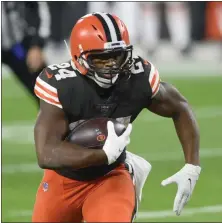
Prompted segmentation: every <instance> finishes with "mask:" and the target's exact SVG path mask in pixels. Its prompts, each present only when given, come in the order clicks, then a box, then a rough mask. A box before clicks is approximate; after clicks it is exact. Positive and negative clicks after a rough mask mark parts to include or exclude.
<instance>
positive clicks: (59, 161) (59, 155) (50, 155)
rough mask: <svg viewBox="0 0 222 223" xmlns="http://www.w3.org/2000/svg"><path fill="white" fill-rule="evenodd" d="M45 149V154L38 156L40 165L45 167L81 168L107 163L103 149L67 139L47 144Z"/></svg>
mask: <svg viewBox="0 0 222 223" xmlns="http://www.w3.org/2000/svg"><path fill="white" fill-rule="evenodd" d="M44 150H45V152H44V153H43V155H41V156H38V157H39V158H38V163H39V166H40V167H41V168H43V169H60V168H63V167H72V168H73V169H80V168H84V167H89V166H96V165H102V164H105V163H107V157H106V154H105V153H104V151H103V150H101V149H98V150H97V149H88V148H85V147H81V146H78V145H75V144H71V143H69V142H65V141H64V142H61V143H60V144H59V145H58V146H53V145H46V147H45V148H44ZM46 151H47V152H46Z"/></svg>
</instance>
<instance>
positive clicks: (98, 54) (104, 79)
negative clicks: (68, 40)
mask: <svg viewBox="0 0 222 223" xmlns="http://www.w3.org/2000/svg"><path fill="white" fill-rule="evenodd" d="M79 58H80V62H81V64H82V65H83V66H85V67H86V68H87V69H88V73H87V75H91V76H93V77H94V78H96V79H97V81H98V82H101V83H103V84H110V85H113V84H114V83H115V81H116V80H117V78H121V76H125V75H129V68H130V66H131V64H132V46H131V45H130V46H127V47H125V48H116V49H115V48H114V49H105V50H104V49H103V50H91V51H88V52H83V53H81V55H80V57H79Z"/></svg>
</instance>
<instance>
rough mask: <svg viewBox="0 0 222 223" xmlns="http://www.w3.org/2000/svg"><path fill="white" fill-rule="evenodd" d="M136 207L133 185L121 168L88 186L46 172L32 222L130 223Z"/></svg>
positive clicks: (39, 189)
mask: <svg viewBox="0 0 222 223" xmlns="http://www.w3.org/2000/svg"><path fill="white" fill-rule="evenodd" d="M135 206H136V199H135V189H134V185H133V182H132V179H131V176H130V174H129V172H128V171H127V170H126V168H125V167H124V165H121V166H119V167H117V168H116V169H114V170H113V171H111V172H110V173H108V174H107V175H106V176H104V177H101V178H99V179H98V180H93V181H88V182H83V181H76V180H71V179H69V178H66V177H63V176H60V175H59V174H57V173H56V172H55V171H52V170H45V173H44V176H43V179H42V182H41V184H40V186H39V188H38V191H37V195H36V202H35V206H34V211H33V216H32V222H81V221H83V220H84V221H86V222H131V221H132V220H133V217H134V214H135Z"/></svg>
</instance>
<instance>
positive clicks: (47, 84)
mask: <svg viewBox="0 0 222 223" xmlns="http://www.w3.org/2000/svg"><path fill="white" fill-rule="evenodd" d="M76 77H77V71H76V70H74V68H73V67H72V66H71V63H70V62H66V63H61V64H52V65H49V66H48V67H46V68H45V69H44V70H43V71H42V72H41V73H40V75H39V76H38V77H37V79H36V83H35V88H34V91H35V94H36V96H37V97H39V98H40V99H42V100H44V101H45V102H47V103H49V104H52V105H55V106H57V107H59V108H63V97H62V95H63V93H65V92H64V91H66V90H67V89H68V88H69V85H70V82H71V83H72V82H73V81H71V80H72V79H74V78H76Z"/></svg>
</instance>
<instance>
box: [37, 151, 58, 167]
mask: <svg viewBox="0 0 222 223" xmlns="http://www.w3.org/2000/svg"><path fill="white" fill-rule="evenodd" d="M37 160H38V165H39V167H40V168H41V169H51V170H53V169H58V168H60V167H61V165H60V164H59V163H58V162H57V161H56V160H55V159H54V158H53V157H51V156H49V155H47V154H41V155H38V156H37Z"/></svg>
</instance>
